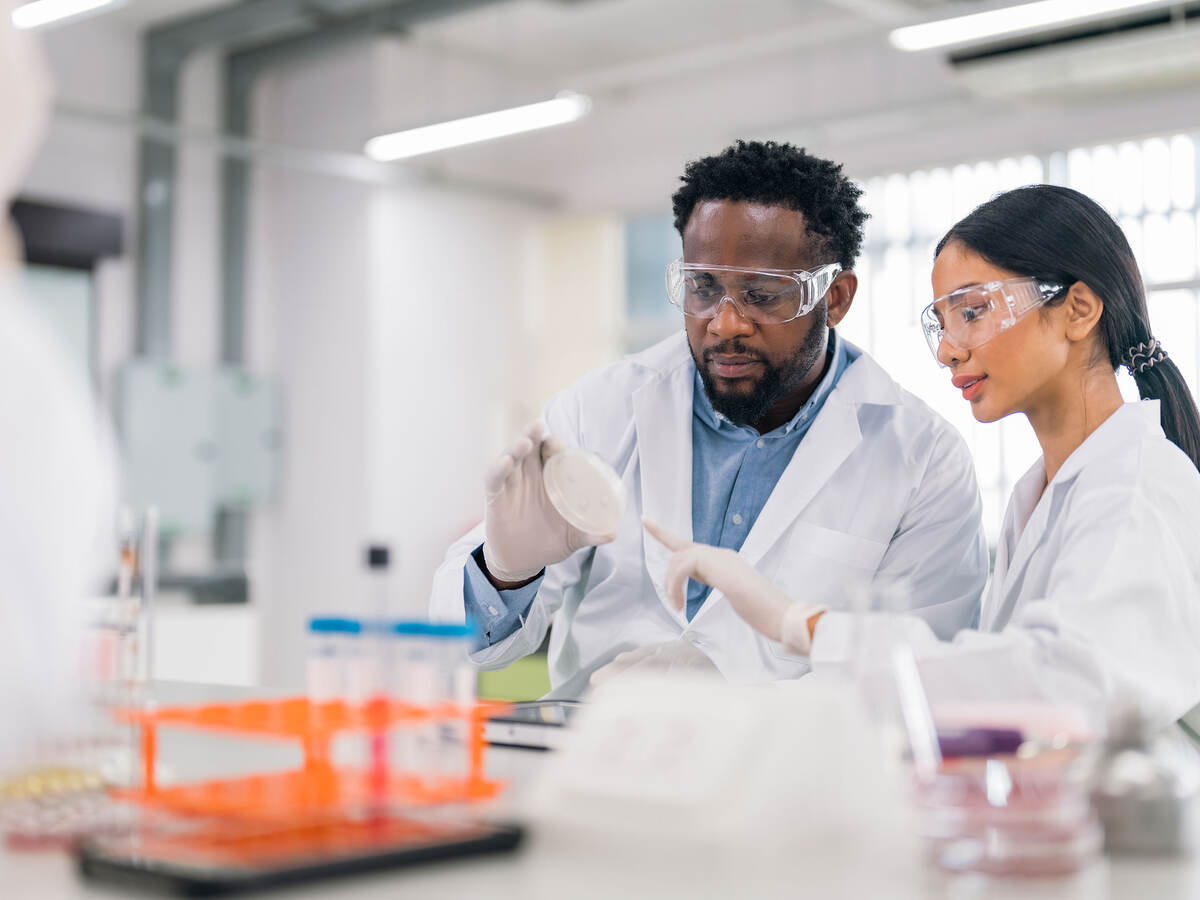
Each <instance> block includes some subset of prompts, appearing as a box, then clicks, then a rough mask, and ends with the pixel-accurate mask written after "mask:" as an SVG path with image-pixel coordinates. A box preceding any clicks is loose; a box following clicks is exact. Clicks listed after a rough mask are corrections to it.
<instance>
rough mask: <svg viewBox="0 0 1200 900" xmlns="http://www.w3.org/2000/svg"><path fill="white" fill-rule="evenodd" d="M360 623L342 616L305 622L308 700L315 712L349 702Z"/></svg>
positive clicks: (359, 650)
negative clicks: (341, 702)
mask: <svg viewBox="0 0 1200 900" xmlns="http://www.w3.org/2000/svg"><path fill="white" fill-rule="evenodd" d="M362 628H363V626H362V622H360V621H358V620H357V619H349V618H344V617H341V616H315V617H313V618H311V619H309V621H308V665H307V676H308V678H307V681H308V699H309V702H310V703H311V704H312V705H313V708H314V709H317V708H320V707H322V706H326V705H327V704H330V703H333V702H336V701H339V700H349V699H350V692H351V682H352V680H353V670H354V669H355V668H356V667H357V666H358V665H359V657H360V655H361V648H360V647H359V639H360V637H361V634H362Z"/></svg>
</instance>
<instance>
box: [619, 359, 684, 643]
mask: <svg viewBox="0 0 1200 900" xmlns="http://www.w3.org/2000/svg"><path fill="white" fill-rule="evenodd" d="M692 387H693V377H692V367H691V366H690V365H679V366H675V367H674V368H673V369H671V370H669V371H667V372H666V373H664V375H663V377H662V378H659V379H656V380H654V381H651V382H649V383H648V384H645V385H643V386H642V387H640V388H638V390H637V391H635V392H634V395H633V416H634V427H635V428H636V429H637V443H638V456H639V459H640V462H641V484H640V488H641V498H642V514H643V515H645V516H648V517H650V518H651V519H654V520H655V521H656V522H658V523H660V524H662V525H665V526H666V527H667V528H668V529H670V530H671V531H673V532H674V533H675V534H677V535H679V536H680V537H683V538H687V539H688V540H691V537H692ZM642 548H643V553H644V554H645V557H646V569H647V571H648V572H649V573H650V580H651V581H652V582H653V584H654V589H655V590H656V591H657V592H658V596H659V600H660V602H662V604H663V606H665V607H666V608H667V610H668V611H669V612H670V613H671V615H672V616H673V617H674V618H676V619H679V620H680V621H681V622H682V621H685V619H684V614H683V613H681V612H677V611H676V610H675V609H674V608H673V607H672V606H671V604H670V603H669V601H668V600H667V598H666V597H665V596H664V594H663V589H664V586H665V582H666V577H667V565H668V563H669V562H670V559H671V551H669V550H668V549H667V548H666V547H664V546H663V545H662V544H660V543H659V542H658V541H656V540H655V539H654V538H652V537H651V536H650V535H649V534H648V533H646V531H645V530H644V529H643V531H642Z"/></svg>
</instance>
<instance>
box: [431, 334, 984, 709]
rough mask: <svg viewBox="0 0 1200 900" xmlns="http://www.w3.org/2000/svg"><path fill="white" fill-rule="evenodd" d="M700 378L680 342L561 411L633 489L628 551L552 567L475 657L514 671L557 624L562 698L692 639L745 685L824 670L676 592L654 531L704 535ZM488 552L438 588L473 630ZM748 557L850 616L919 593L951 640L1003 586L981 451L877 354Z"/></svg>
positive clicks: (828, 422)
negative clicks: (632, 659) (992, 543)
mask: <svg viewBox="0 0 1200 900" xmlns="http://www.w3.org/2000/svg"><path fill="white" fill-rule="evenodd" d="M694 372H695V364H694V363H693V362H692V358H691V354H690V353H689V351H688V347H687V343H686V338H685V336H684V335H683V333H680V334H678V335H676V336H674V337H671V338H668V339H667V340H665V341H662V342H661V343H659V344H657V345H655V346H653V347H651V348H650V349H648V350H646V351H643V352H642V353H639V354H636V355H634V356H630V357H627V358H626V359H624V360H622V361H621V362H618V363H616V364H614V365H611V366H608V367H607V368H605V369H602V370H599V371H597V372H593V373H591V374H590V375H588V376H585V377H584V378H582V379H581V380H580V381H578V382H576V383H575V384H574V385H573V386H571V387H570V388H568V389H567V390H565V391H563V392H562V393H560V394H558V395H557V396H555V397H554V398H553V399H552V400H551V401H550V403H549V404H548V406H547V408H546V411H545V419H546V423H547V425H548V426H549V428H550V431H551V432H552V433H553V434H555V435H557V436H558V437H560V438H562V439H563V440H564V441H565V442H566V443H567V444H570V445H578V446H583V447H586V448H587V449H589V450H591V451H593V452H595V453H597V454H599V455H600V456H601V457H602V458H603V459H604V460H605V461H607V462H608V463H609V464H610V465H611V466H612V467H613V468H614V469H615V470H616V471H617V472H618V473H619V474H620V476H621V479H622V481H623V483H624V485H625V488H626V493H627V498H628V503H627V504H626V510H625V515H624V518H623V519H622V521H621V524H620V529H619V533H618V535H617V538H616V540H615V541H613V542H612V543H610V544H606V545H604V546H601V547H598V548H587V549H585V550H581V551H579V552H577V553H575V554H574V555H573V556H571V557H569V558H568V559H566V560H564V561H563V562H561V563H559V564H557V565H553V566H550V567H549V568H548V569H547V571H546V576H545V579H544V580H543V582H542V584H541V586H540V588H539V590H538V593H537V597H536V599H535V600H534V602H533V606H532V607H531V608H530V610H529V614H528V616H527V617H526V619H525V622H524V626H523V627H521V628H520V629H519V630H517V631H516V632H515V633H514V634H512V635H510V636H509V637H507V638H505V639H503V640H501V641H499V642H497V643H496V644H494V645H493V646H491V647H487V648H485V649H483V650H480V651H478V652H477V653H475V654H474V657H473V658H474V660H475V662H476V663H477V664H478V665H480V666H481V667H483V668H499V667H501V666H504V665H507V664H508V663H509V662H511V661H513V660H515V659H518V658H520V657H522V656H525V655H526V654H528V653H531V652H533V651H534V650H536V649H537V647H538V646H539V645H540V644H541V642H542V640H543V639H544V638H545V635H546V630H547V629H548V628H549V627H550V624H551V621H553V623H554V628H553V631H552V633H551V638H550V654H549V657H550V679H551V683H552V685H553V688H554V691H553V694H554V695H555V696H568V697H569V696H577V695H578V694H580V693H581V692H582V691H583V690H584V688H585V687H586V686H587V681H588V678H589V676H590V675H591V673H592V672H594V671H595V670H596V669H598V668H600V667H601V666H603V665H605V664H606V663H608V662H610V661H611V660H612V659H613V658H614V657H615V656H616V655H617V654H618V653H621V652H623V651H627V650H632V649H635V648H638V647H643V646H647V645H651V644H658V643H662V642H666V641H672V640H679V639H680V637H682V638H683V639H684V640H687V641H690V642H691V643H692V644H693V645H694V646H696V647H697V648H699V649H700V650H701V651H703V652H704V653H705V654H706V655H707V656H708V657H709V659H711V660H712V662H713V664H714V665H715V666H716V667H717V668H718V669H719V670H720V671H721V673H722V674H723V675H725V676H726V678H728V679H729V680H730V681H733V682H737V683H757V682H767V681H773V680H778V679H784V678H794V677H797V676H800V675H803V674H804V673H806V672H807V671H808V670H809V661H808V659H807V658H805V657H802V656H798V655H796V654H793V653H790V652H788V651H787V650H785V649H784V647H783V646H782V645H781V644H779V643H778V642H776V641H771V640H768V639H767V638H765V637H763V636H762V635H761V634H759V633H758V632H756V631H755V630H754V629H752V628H751V627H750V626H748V625H747V624H746V623H745V622H743V621H742V619H741V618H739V617H738V615H737V613H736V612H735V611H734V610H733V608H732V606H731V605H730V604H729V603H728V601H727V600H726V599H725V597H724V595H723V594H721V592H720V591H717V590H713V591H712V593H711V594H710V595H709V597H708V598H707V599H706V601H705V603H704V605H703V606H702V607H701V609H700V610H699V611H698V612H697V614H696V616H695V617H694V618H693V619H692V621H691V622H689V621H687V619H686V617H685V616H684V614H683V613H681V612H677V611H676V610H675V609H673V608H672V606H671V604H670V602H669V601H668V600H667V598H666V596H665V594H664V590H663V582H664V578H665V575H666V570H667V563H668V561H669V559H670V552H669V551H668V550H667V549H666V548H665V547H663V546H662V545H660V544H659V543H658V542H657V541H655V540H654V539H653V538H651V537H650V536H649V535H647V534H646V533H645V532H644V530H643V528H642V525H641V517H642V516H643V515H647V516H650V517H652V518H654V519H656V520H657V521H659V522H661V523H663V524H664V525H666V526H667V527H668V528H669V529H671V530H672V531H674V532H675V533H676V534H680V535H691V533H692V467H691V458H692V415H693V413H692V387H693V383H694ZM482 541H483V528H482V526H479V527H477V528H475V529H474V530H473V531H471V532H470V533H469V534H467V535H466V536H465V537H463V538H462V539H461V540H459V541H458V542H457V543H455V544H454V545H453V546H452V547H451V548H450V550H449V551H448V552H447V555H446V559H445V561H444V562H443V564H442V566H441V567H440V568H439V570H438V572H437V574H436V575H435V577H434V587H433V599H432V602H431V611H432V614H433V615H434V616H435V617H436V618H441V619H450V620H456V621H462V619H463V617H464V608H463V577H464V573H463V566H464V564H465V563H466V561H467V558H468V555H469V554H470V553H471V551H472V550H474V548H475V547H477V546H478V545H479V544H480V543H481V542H482ZM741 553H742V555H743V556H744V557H746V559H748V560H749V561H750V562H751V563H753V564H754V565H755V566H756V567H757V568H758V569H759V571H761V572H762V573H763V574H764V575H766V576H767V577H768V578H770V579H771V580H772V581H774V582H775V583H777V584H778V585H780V587H782V588H784V589H785V590H788V591H790V592H792V593H793V595H794V596H796V597H803V598H805V599H807V600H811V601H812V602H814V603H825V604H828V605H829V606H830V607H831V608H834V609H846V608H848V606H849V603H850V600H849V599H848V598H851V597H854V596H855V595H856V593H861V592H862V590H863V589H865V588H866V586H867V585H869V584H870V583H871V582H872V580H873V579H876V578H905V579H910V580H911V582H912V584H913V585H914V586H915V588H916V590H915V594H914V596H915V600H914V603H913V606H914V607H917V608H916V610H915V611H916V613H917V615H919V616H920V617H921V618H922V620H923V621H925V622H927V623H928V625H929V627H931V628H932V629H933V632H934V633H936V634H941V635H943V636H945V637H949V636H950V635H951V634H953V633H954V632H955V631H957V630H958V629H959V628H962V627H965V626H967V625H969V624H970V623H971V622H972V621H973V616H974V615H975V613H976V610H977V604H978V599H979V595H980V593H981V591H982V589H983V584H984V581H985V580H986V576H987V552H986V545H985V542H984V537H983V531H982V526H981V522H980V500H979V491H978V488H977V486H976V483H975V471H974V468H973V466H972V463H971V459H970V454H969V452H968V450H967V448H966V445H965V444H964V443H963V441H962V439H961V437H960V436H959V435H958V433H957V432H956V431H954V429H953V428H952V427H951V426H950V425H949V424H947V423H946V422H945V421H944V420H942V419H941V418H940V417H938V416H937V415H936V414H935V413H933V412H932V411H931V410H930V409H929V408H928V407H927V406H926V405H925V404H924V403H922V402H921V401H920V400H918V399H916V398H915V397H913V396H912V395H911V394H909V393H907V392H906V391H903V390H902V389H901V388H899V387H898V386H897V385H896V383H895V382H893V381H892V379H891V378H890V377H888V375H887V374H886V373H885V372H884V371H883V370H882V369H881V368H880V367H879V366H878V364H877V363H875V361H874V360H872V359H871V358H870V357H869V356H867V355H866V354H865V353H864V354H862V355H861V356H860V357H859V358H858V359H857V360H856V361H855V362H853V363H851V365H850V366H849V367H848V368H847V369H846V370H845V372H844V373H843V375H842V377H841V379H840V380H839V381H838V384H837V386H836V388H835V389H834V390H833V391H832V392H831V393H830V394H829V396H828V398H827V399H826V400H825V404H824V406H823V407H822V409H821V411H820V413H819V414H818V415H817V417H816V419H815V420H814V421H813V424H812V426H811V428H810V430H809V432H808V434H806V435H805V437H804V439H803V440H802V441H801V442H800V445H799V447H798V448H797V450H796V452H795V454H794V456H793V457H792V459H791V461H790V462H789V463H788V466H787V468H786V469H785V471H784V473H783V475H782V476H781V477H780V479H779V482H778V483H777V485H776V487H775V489H774V491H773V492H772V493H771V496H770V497H769V498H768V500H767V502H766V504H765V506H764V507H763V509H762V512H761V513H760V514H759V517H758V519H757V520H756V521H755V523H754V526H753V528H752V529H751V530H750V533H749V534H748V535H747V537H746V541H745V544H744V545H743V546H742V548H741Z"/></svg>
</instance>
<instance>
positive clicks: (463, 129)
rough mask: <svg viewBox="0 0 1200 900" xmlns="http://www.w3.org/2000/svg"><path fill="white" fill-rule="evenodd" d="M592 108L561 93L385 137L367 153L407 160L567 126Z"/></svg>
mask: <svg viewBox="0 0 1200 900" xmlns="http://www.w3.org/2000/svg"><path fill="white" fill-rule="evenodd" d="M591 108H592V101H591V99H590V98H589V97H586V96H584V95H583V94H576V93H574V92H572V91H562V92H560V93H559V94H558V95H557V96H555V98H554V99H553V100H543V101H542V102H540V103H530V104H529V105H527V106H515V107H513V108H512V109H501V110H498V111H496V112H490V113H484V114H483V115H480V116H470V117H468V118H466V119H453V120H451V121H449V122H439V123H438V124H437V125H426V126H425V127H423V128H411V129H409V130H408V131H397V132H395V133H393V134H382V135H380V136H379V137H374V138H371V140H369V141H367V145H366V147H365V148H364V151H365V152H366V154H367V156H369V157H371V159H374V160H378V161H379V162H392V161H393V160H397V159H408V158H409V157H412V156H420V155H422V154H425V153H433V152H435V151H437V150H446V149H449V148H450V147H461V146H463V145H464V144H477V143H479V142H480V141H490V140H493V139H495V138H502V137H508V136H509V135H510V134H520V133H521V132H524V131H535V130H537V129H539V128H550V127H552V126H554V125H566V124H567V123H569V122H574V121H576V120H578V119H581V118H583V117H584V116H586V115H587V114H588V111H589V110H590V109H591Z"/></svg>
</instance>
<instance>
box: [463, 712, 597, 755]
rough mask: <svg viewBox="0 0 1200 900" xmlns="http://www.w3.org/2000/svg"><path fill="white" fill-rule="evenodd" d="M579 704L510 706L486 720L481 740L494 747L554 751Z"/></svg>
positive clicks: (558, 745)
mask: <svg viewBox="0 0 1200 900" xmlns="http://www.w3.org/2000/svg"><path fill="white" fill-rule="evenodd" d="M580 705H581V704H580V703H579V701H578V700H532V701H529V702H527V703H514V704H513V708H512V709H511V710H510V711H509V712H506V713H503V714H501V715H498V716H493V717H492V718H490V719H488V721H487V723H486V724H485V725H484V729H483V736H484V739H485V740H486V741H487V742H488V743H489V744H491V745H492V746H495V747H520V748H521V749H524V750H556V749H558V747H560V746H561V745H562V741H563V736H564V735H565V733H566V732H565V730H564V729H565V728H566V726H567V725H568V724H569V723H570V721H571V717H572V716H574V715H575V713H576V712H578V710H579V707H580Z"/></svg>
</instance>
